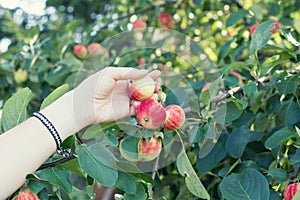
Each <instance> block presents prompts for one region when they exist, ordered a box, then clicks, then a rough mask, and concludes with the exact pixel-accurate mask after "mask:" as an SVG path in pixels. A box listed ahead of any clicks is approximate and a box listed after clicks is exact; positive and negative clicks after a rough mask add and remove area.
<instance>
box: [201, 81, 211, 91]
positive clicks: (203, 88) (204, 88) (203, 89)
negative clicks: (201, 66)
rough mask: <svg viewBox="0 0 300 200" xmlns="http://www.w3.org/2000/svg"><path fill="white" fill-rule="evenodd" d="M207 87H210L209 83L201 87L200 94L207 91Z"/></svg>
mask: <svg viewBox="0 0 300 200" xmlns="http://www.w3.org/2000/svg"><path fill="white" fill-rule="evenodd" d="M209 86H210V83H206V84H205V85H204V86H203V87H202V89H201V92H204V91H205V90H208V88H209Z"/></svg>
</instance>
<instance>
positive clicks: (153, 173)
mask: <svg viewBox="0 0 300 200" xmlns="http://www.w3.org/2000/svg"><path fill="white" fill-rule="evenodd" d="M158 161H159V156H158V157H157V158H156V160H155V163H154V165H153V171H152V179H153V180H154V179H155V175H156V172H157V168H158Z"/></svg>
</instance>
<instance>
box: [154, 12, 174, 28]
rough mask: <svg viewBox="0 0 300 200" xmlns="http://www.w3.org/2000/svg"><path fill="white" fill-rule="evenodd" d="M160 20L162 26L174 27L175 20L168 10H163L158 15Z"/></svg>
mask: <svg viewBox="0 0 300 200" xmlns="http://www.w3.org/2000/svg"><path fill="white" fill-rule="evenodd" d="M158 22H159V24H160V26H161V27H162V28H166V29H172V28H173V26H174V20H173V18H172V16H171V15H170V14H169V13H167V12H163V13H161V14H160V15H159V16H158Z"/></svg>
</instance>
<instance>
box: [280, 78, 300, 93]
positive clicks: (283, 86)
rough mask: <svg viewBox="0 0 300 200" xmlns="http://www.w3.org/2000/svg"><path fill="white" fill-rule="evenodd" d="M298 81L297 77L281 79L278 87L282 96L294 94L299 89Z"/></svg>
mask: <svg viewBox="0 0 300 200" xmlns="http://www.w3.org/2000/svg"><path fill="white" fill-rule="evenodd" d="M298 81H299V79H298V77H297V76H288V77H285V78H281V79H279V80H278V82H277V83H276V86H277V88H278V91H279V93H280V94H292V93H294V92H295V91H296V89H297V85H298Z"/></svg>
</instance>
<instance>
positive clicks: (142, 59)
mask: <svg viewBox="0 0 300 200" xmlns="http://www.w3.org/2000/svg"><path fill="white" fill-rule="evenodd" d="M136 62H137V64H138V66H140V65H143V64H145V58H138V59H137V60H136Z"/></svg>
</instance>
